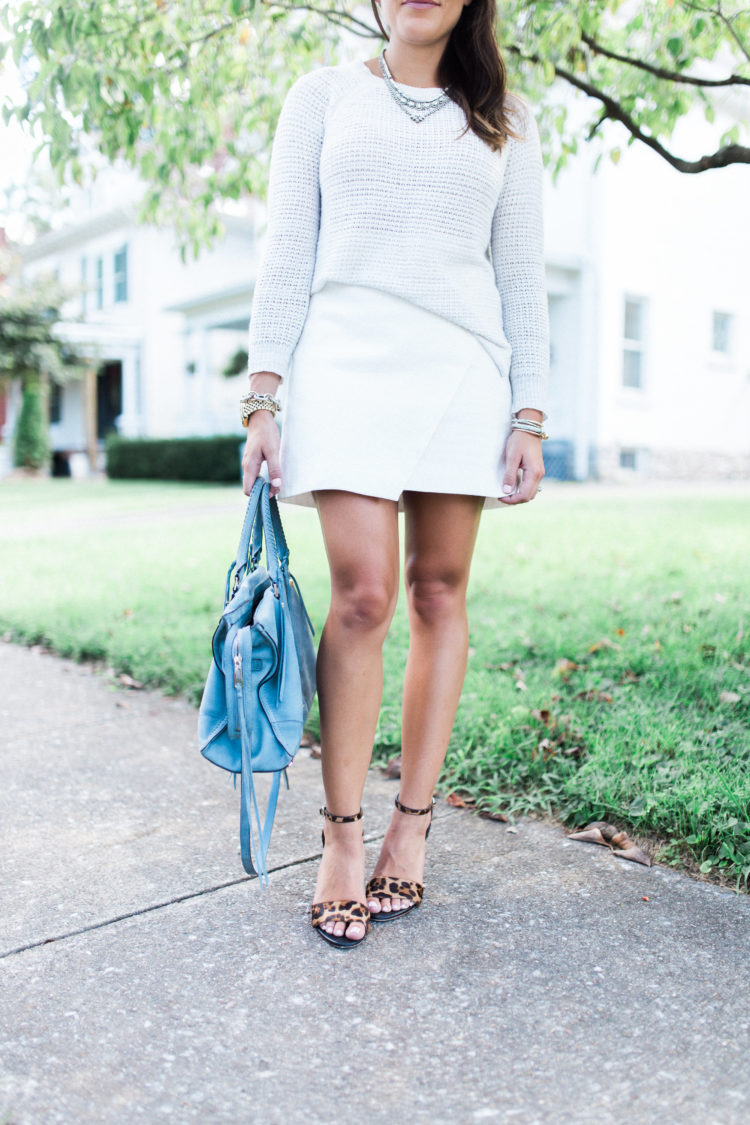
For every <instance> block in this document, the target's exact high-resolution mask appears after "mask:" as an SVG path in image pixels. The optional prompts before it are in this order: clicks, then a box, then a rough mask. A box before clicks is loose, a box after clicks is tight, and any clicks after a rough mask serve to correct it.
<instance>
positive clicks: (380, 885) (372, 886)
mask: <svg viewBox="0 0 750 1125" xmlns="http://www.w3.org/2000/svg"><path fill="white" fill-rule="evenodd" d="M399 796H400V794H399ZM394 804H395V806H396V808H397V809H398V810H399V812H403V813H409V815H410V816H426V815H427V813H432V810H433V808H434V807H435V798H434V797H433V798H432V800H431V801H430V803H429V805H428V806H427V808H426V809H410V808H409V806H408V805H402V804H401V802H400V801H399V799H398V797H396V799H395V801H394ZM431 828H432V816H430V823H429V824H428V825H427V831H426V832H425V834H424V838H425V840H426V839H427V837H428V836H429V834H430V829H431ZM423 896H424V886H423V885H422V884H421V883H416V882H414V881H413V880H412V879H398V878H396V876H395V875H373V877H372V879H370V881H369V883H368V884H367V888H366V890H365V898H366V899H371V898H376V899H379V900H382V899H384V898H406V899H408V900H409V903H410V905H409V906H404V907H402V908H401V910H387V911H383V910H379V911H378V912H377V914H371V915H370V918H371V919H372V921H373V922H393V921H395V919H396V918H403V916H404V914H408V913H409V912H410V911H411V910H416V908H417V907H418V906H420V905H421V903H422V898H423Z"/></svg>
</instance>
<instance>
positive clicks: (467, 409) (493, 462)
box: [279, 282, 511, 511]
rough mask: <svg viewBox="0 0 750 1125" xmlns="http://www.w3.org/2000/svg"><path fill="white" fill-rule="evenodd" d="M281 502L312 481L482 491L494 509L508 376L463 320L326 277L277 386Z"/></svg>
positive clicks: (397, 492) (367, 487)
mask: <svg viewBox="0 0 750 1125" xmlns="http://www.w3.org/2000/svg"><path fill="white" fill-rule="evenodd" d="M280 397H281V402H282V412H281V414H280V416H279V420H280V421H281V475H282V482H283V483H282V488H281V492H280V494H279V500H280V501H284V502H287V503H291V504H302V505H305V506H309V507H312V506H314V503H315V501H314V499H313V495H312V493H313V492H314V491H315V490H317V489H341V490H344V491H346V492H356V493H361V494H363V495H365V496H381V497H385V498H387V499H390V500H397V501H398V503H399V510H400V511H403V495H402V494H403V492H404V491H407V490H409V491H415V492H439V493H460V494H463V495H471V496H483V497H484V498H485V499H484V507H485V508H491V507H492V508H498V507H503V506H504V505H501V504H500V503H499V500H498V497H499V496H500V495H501V491H502V483H503V472H504V469H505V465H504V447H505V442H506V440H507V437H508V434H509V431H510V411H511V396H510V383H509V380H508V378H507V376H505V375H503V373H502V372H500V371H499V370H498V368H497V365H496V364H495V362H494V361H493V359H492V357H491V356H490V355H489V353H488V352H487V351H486V350H485V348H484V347H482V345H481V344H480V343H479V341H478V340H477V339H476V337H475V336H474V335H473V334H472V333H471V332H469V331H468V330H467V329H465V328H462V327H461V326H460V325H456V324H454V323H452V322H451V321H449V320H446V319H445V318H444V317H441V316H438V315H437V314H435V313H432V312H429V311H427V310H426V309H422V308H420V307H419V306H418V305H414V304H412V303H411V302H409V301H405V300H403V299H402V298H400V297H396V296H394V295H393V294H391V293H386V292H384V291H383V290H380V289H375V288H372V287H370V286H363V285H348V284H347V285H344V284H339V283H337V282H336V283H334V282H328V283H326V284H325V285H324V286H323V288H322V289H320V290H319V291H318V292H317V293H313V294H312V296H311V297H310V305H309V309H308V313H307V318H306V320H305V324H304V326H303V329H302V333H301V335H300V338H299V341H298V343H297V347H296V349H295V351H294V356H293V359H292V367H291V370H290V373H289V375H288V377H287V378H286V379H285V380H284V382H283V383H282V385H281V388H280Z"/></svg>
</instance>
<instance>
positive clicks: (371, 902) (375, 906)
mask: <svg viewBox="0 0 750 1125" xmlns="http://www.w3.org/2000/svg"><path fill="white" fill-rule="evenodd" d="M367 909H368V910H369V911H370V913H371V914H379V913H380V899H379V898H368V900H367Z"/></svg>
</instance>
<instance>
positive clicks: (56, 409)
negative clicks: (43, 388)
mask: <svg viewBox="0 0 750 1125" xmlns="http://www.w3.org/2000/svg"><path fill="white" fill-rule="evenodd" d="M49 421H50V425H51V426H55V425H57V423H58V422H61V421H62V387H61V386H60V384H59V383H55V382H54V381H51V382H50V386H49Z"/></svg>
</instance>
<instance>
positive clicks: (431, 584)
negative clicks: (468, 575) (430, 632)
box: [406, 568, 466, 626]
mask: <svg viewBox="0 0 750 1125" xmlns="http://www.w3.org/2000/svg"><path fill="white" fill-rule="evenodd" d="M406 591H407V600H408V603H409V610H410V613H411V614H412V616H413V617H414V618H416V620H417V621H419V623H420V624H422V625H427V626H435V625H440V624H442V623H443V622H446V621H451V620H454V619H455V618H456V617H463V616H464V614H465V612H466V579H465V575H464V573H463V572H462V571H461V572H458V571H451V570H440V571H432V572H431V571H428V570H424V571H420V570H419V569H417V568H415V569H414V570H413V571H411V572H409V571H407V576H406Z"/></svg>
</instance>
